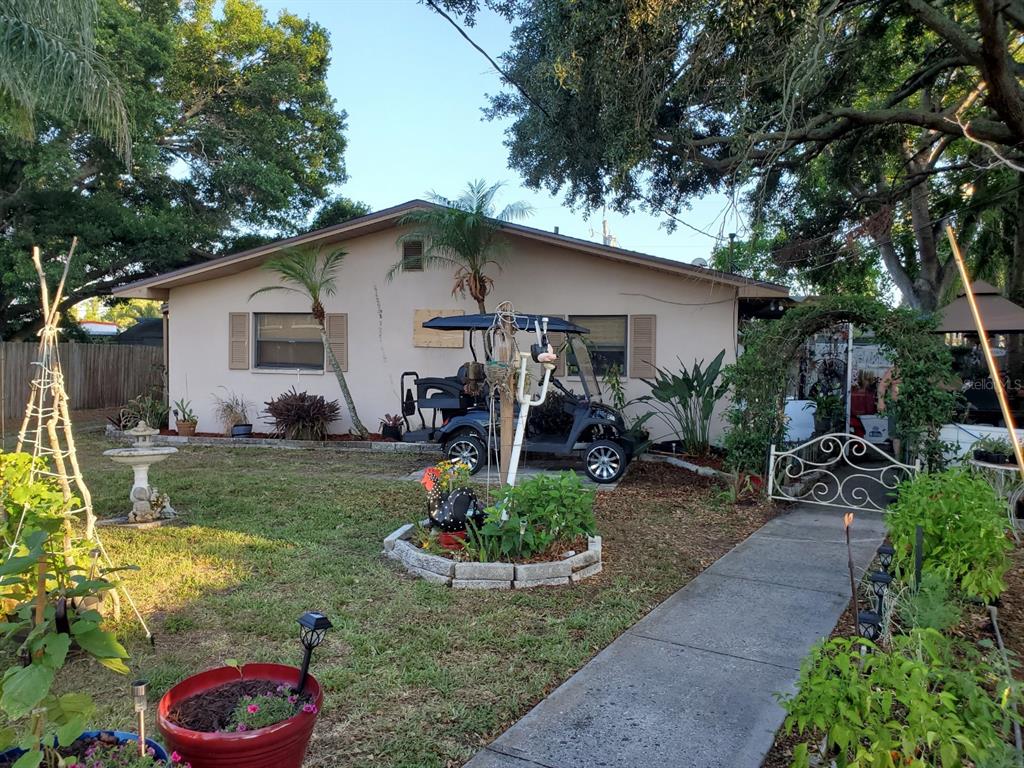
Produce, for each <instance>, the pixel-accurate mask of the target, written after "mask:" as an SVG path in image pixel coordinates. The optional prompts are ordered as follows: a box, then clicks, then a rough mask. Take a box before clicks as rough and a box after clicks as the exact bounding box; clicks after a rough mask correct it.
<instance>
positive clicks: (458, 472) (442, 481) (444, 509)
mask: <svg viewBox="0 0 1024 768" xmlns="http://www.w3.org/2000/svg"><path fill="white" fill-rule="evenodd" d="M420 484H421V485H422V486H423V487H424V489H426V491H427V517H428V518H430V522H431V524H432V525H436V526H437V527H438V528H440V529H441V531H443V532H444V533H464V532H465V530H466V525H467V521H469V520H472V521H473V522H474V524H476V525H480V524H482V522H483V517H484V513H483V505H481V504H480V502H479V500H478V499H477V497H476V494H474V493H473V491H472V490H471V489H470V488H469V467H467V466H466V464H464V463H463V462H461V461H442V462H439V463H438V464H436V465H435V466H433V467H427V468H426V469H425V470H424V471H423V477H422V478H421V479H420Z"/></svg>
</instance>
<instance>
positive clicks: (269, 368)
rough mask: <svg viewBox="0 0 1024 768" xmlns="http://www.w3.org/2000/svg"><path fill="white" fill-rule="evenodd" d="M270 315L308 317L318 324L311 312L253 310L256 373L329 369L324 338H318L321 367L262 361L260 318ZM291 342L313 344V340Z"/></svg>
mask: <svg viewBox="0 0 1024 768" xmlns="http://www.w3.org/2000/svg"><path fill="white" fill-rule="evenodd" d="M268 315H279V316H280V315H285V316H290V317H296V316H298V317H308V318H309V319H310V321H311V322H312V323H313V325H314V326H315V325H316V319H315V318H314V317H313V314H312V313H311V312H253V313H252V369H251V370H252V371H253V372H255V373H288V374H293V373H299V374H323V373H324V371H325V370H327V352H326V350H325V349H324V345H323V340H322V339H321V338H319V336H318V338H317V343H318V344H319V345H320V365H319V367H315V366H311V365H266V364H264V363H261V362H260V342H261V339H260V318H261V317H266V316H268ZM264 341H273V339H265V340H264ZM287 341H289V342H290V343H301V344H312V342H311V341H303V340H297V339H287Z"/></svg>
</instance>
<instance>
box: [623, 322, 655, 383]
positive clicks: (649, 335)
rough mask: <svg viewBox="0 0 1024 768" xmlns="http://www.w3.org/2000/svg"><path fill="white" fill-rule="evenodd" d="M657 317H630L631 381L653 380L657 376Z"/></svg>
mask: <svg viewBox="0 0 1024 768" xmlns="http://www.w3.org/2000/svg"><path fill="white" fill-rule="evenodd" d="M656 320H657V317H656V316H655V315H630V317H629V377H630V378H631V379H640V378H644V379H647V378H651V377H653V376H655V375H657V373H658V372H657V371H656V370H655V366H656V365H657V364H658V361H657V355H656V352H657V350H656V345H655V337H656V336H657V322H656Z"/></svg>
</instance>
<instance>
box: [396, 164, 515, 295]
mask: <svg viewBox="0 0 1024 768" xmlns="http://www.w3.org/2000/svg"><path fill="white" fill-rule="evenodd" d="M501 186H502V185H501V183H500V182H499V183H497V184H493V185H491V186H487V183H486V182H484V181H483V180H482V179H480V180H477V181H472V182H470V183H469V184H467V185H466V191H465V192H463V193H462V196H461V197H459V198H458V199H456V200H449V199H448V198H446V197H442V196H441V195H438V194H437V193H435V192H431V193H430V195H429V198H430V201H431V202H432V203H436V205H437V206H438V207H436V208H428V209H425V210H419V211H413V212H411V213H407V214H406V215H405V216H403V217H402V218H401V219H399V220H398V224H399V226H411V227H412V230H411V231H409V232H407V233H405V234H404V235H402V236H401V237H400V238H399V239H398V241H399V243H406V242H409V241H419V242H422V243H423V262H422V263H423V269H427V268H431V267H433V268H442V269H454V270H455V286H454V287H453V288H452V296H455V295H459V296H465V295H466V294H467V293H468V294H469V295H470V296H471V297H472V298H473V299H474V300H475V301H476V305H477V307H478V308H479V310H480V312H481V313H484V312H486V311H487V309H486V307H485V305H484V300H485V299H486V298H487V294H488V293H490V292H491V290H492V289H493V288H494V280H493V279H492V278H491V277H489V276H488V275H486V274H484V270H486V269H487V267H489V266H492V265H493V266H494V267H496V268H498V269H499V270H500V269H501V263H502V261H503V260H504V259H503V257H504V253H503V247H502V246H503V245H504V244H503V242H502V240H501V239H500V237H499V236H498V233H499V232H500V230H501V224H500V222H503V221H514V220H516V219H522V218H525V217H526V216H529V215H530V214H531V213H532V212H533V209H532V208H531V207H530V206H529V205H527V204H526V203H524V202H517V203H510V204H509V205H506V206H505V207H504V208H502V209H501V210H500V211H497V212H495V210H494V196H495V195H496V194H497V192H498V190H499V189H501ZM408 267H409V265H408V264H407V263H406V261H405V260H404V259H403V260H402V261H399V262H398V263H397V264H395V265H394V266H392V267H391V269H389V270H388V273H387V279H388V280H391V279H393V278H394V277H395V275H397V274H398V273H400V272H403V271H405V270H406V269H407V268H408Z"/></svg>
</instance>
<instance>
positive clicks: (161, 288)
mask: <svg viewBox="0 0 1024 768" xmlns="http://www.w3.org/2000/svg"><path fill="white" fill-rule="evenodd" d="M433 207H437V206H436V203H431V202H428V201H426V200H409V201H408V202H405V203H402V204H401V205H396V206H393V207H391V208H385V209H383V210H380V211H376V212H374V213H369V214H367V215H365V216H360V217H358V218H355V219H349V220H348V221H345V222H342V223H341V224H335V225H334V226H330V227H325V228H324V229H317V230H314V231H312V232H306V233H304V234H301V235H296V236H294V237H288V238H285V239H283V240H276V241H274V242H272V243H267V244H265V245H261V246H258V247H256V248H250V249H249V250H246V251H240V252H238V253H232V254H229V255H227V256H221V257H220V258H216V259H211V260H209V261H204V262H201V263H199V264H193V265H192V266H188V267H182V268H180V269H175V270H172V271H170V272H165V273H164V274H162V275H155V276H153V277H147V278H144V279H142V280H137V281H135V282H133V283H129V284H127V285H124V286H122V287H120V288H117V289H115V290H114V291H113V294H114V295H115V296H121V297H131V298H140V299H166V298H167V296H168V293H169V292H170V289H172V288H177V287H179V286H183V285H189V284H192V283H199V282H203V281H205V280H212V279H215V278H218V277H225V276H227V275H233V274H237V273H239V272H244V271H246V270H249V269H253V268H254V267H258V266H260V265H261V264H262V263H263V262H264V261H266V260H267V259H269V258H270V257H272V256H273V255H274V254H275V253H277V252H278V251H280V250H281V249H283V248H292V247H296V246H302V245H311V244H315V243H318V242H341V241H343V240H349V239H352V238H355V237H359V236H361V235H367V234H370V233H373V232H379V231H381V230H384V229H388V228H390V227H393V226H395V223H396V222H397V221H398V220H399V219H400V218H401V217H402V216H404V215H405V214H407V213H409V212H410V211H413V210H417V209H423V208H433ZM495 223H496V224H498V226H499V227H500V228H501V229H502V231H504V232H506V233H507V234H509V235H511V236H513V237H521V238H524V239H527V240H535V241H538V242H544V243H549V244H551V245H557V246H561V247H563V248H569V249H571V250H575V251H579V252H581V253H588V254H591V255H593V256H596V257H599V258H604V259H609V260H611V261H619V262H624V263H632V264H636V265H638V266H644V267H648V268H651V269H660V270H663V271H666V272H672V273H675V274H679V275H682V276H685V277H691V278H693V279H696V280H702V281H709V282H717V283H722V284H725V285H731V286H735V287H737V288H739V289H740V296H741V297H743V298H747V297H771V296H788V295H789V289H788V288H786V287H785V286H782V285H777V284H775V283H768V282H764V281H760V280H752V279H750V278H746V277H743V276H741V275H734V274H731V273H729V272H720V271H718V270H716V269H710V268H708V267H698V266H696V265H694V264H686V263H684V262H681V261H674V260H672V259H665V258H662V257H660V256H652V255H650V254H647V253H640V252H638V251H630V250H627V249H625V248H616V247H613V246H610V245H603V244H601V243H592V242H590V241H589V240H581V239H579V238H576V237H569V236H567V235H562V234H558V233H555V232H548V231H546V230H542V229H536V228H534V227H527V226H524V225H522V224H514V223H510V222H504V221H500V222H499V221H496V222H495Z"/></svg>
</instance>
